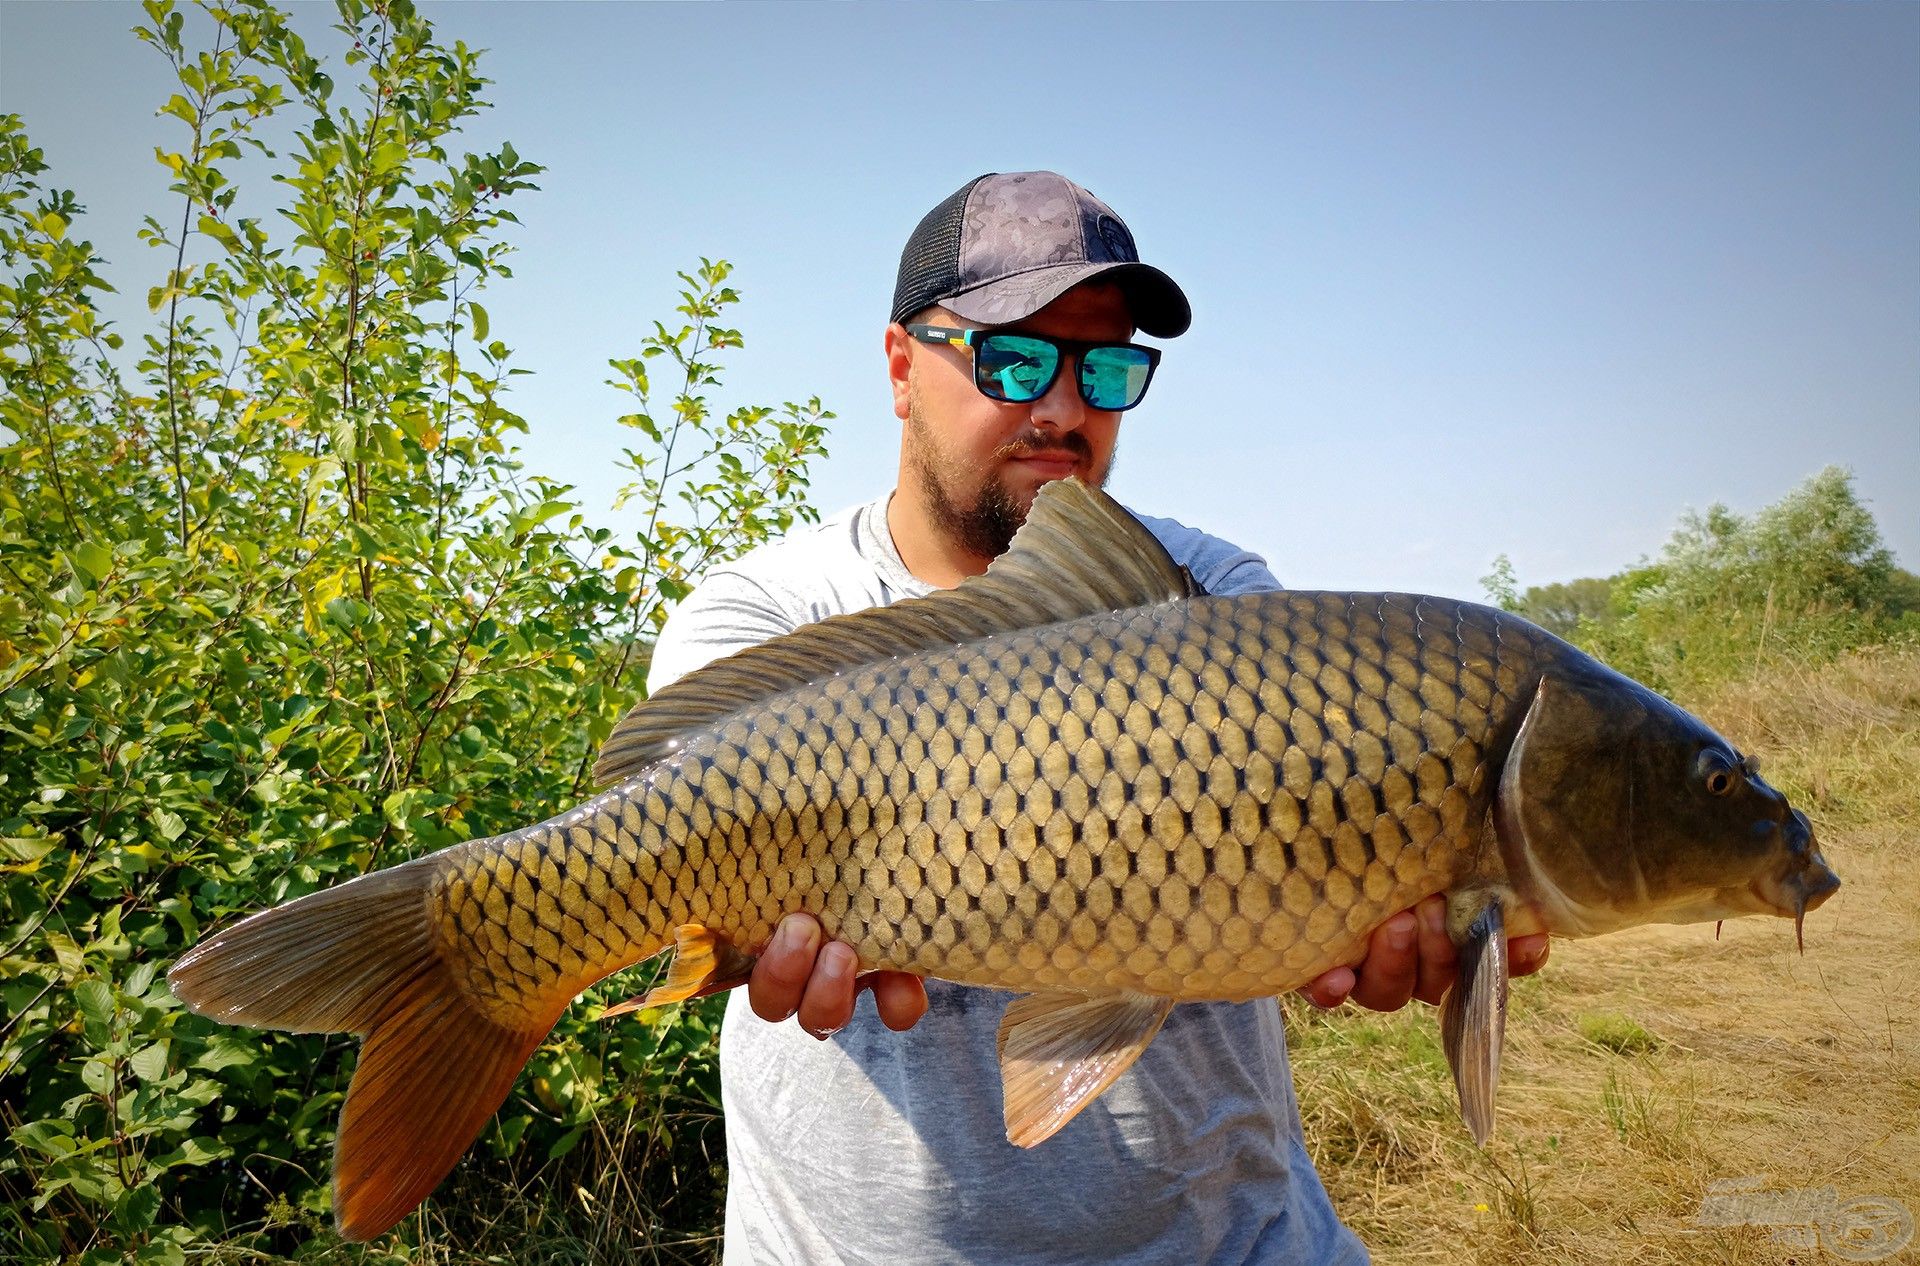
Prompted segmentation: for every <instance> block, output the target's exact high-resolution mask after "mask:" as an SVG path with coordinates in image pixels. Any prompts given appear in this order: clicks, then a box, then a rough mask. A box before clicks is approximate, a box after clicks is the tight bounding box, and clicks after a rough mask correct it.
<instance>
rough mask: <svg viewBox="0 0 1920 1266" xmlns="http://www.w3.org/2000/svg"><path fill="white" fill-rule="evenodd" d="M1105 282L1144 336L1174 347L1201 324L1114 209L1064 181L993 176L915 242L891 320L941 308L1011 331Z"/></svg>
mask: <svg viewBox="0 0 1920 1266" xmlns="http://www.w3.org/2000/svg"><path fill="white" fill-rule="evenodd" d="M1096 277H1097V278H1099V279H1100V280H1101V281H1105V282H1112V283H1114V284H1116V285H1118V286H1119V287H1120V288H1121V290H1122V291H1123V292H1124V293H1125V294H1126V296H1127V305H1128V307H1129V309H1130V310H1131V312H1132V315H1133V323H1134V325H1136V326H1138V327H1139V329H1140V331H1141V332H1142V333H1144V334H1151V335H1153V336H1155V337H1157V338H1172V337H1174V336H1175V335H1177V334H1182V333H1184V332H1185V331H1186V328H1187V326H1188V325H1190V324H1192V321H1193V310H1192V308H1191V307H1189V306H1188V304H1187V296H1186V295H1185V294H1184V293H1183V292H1182V291H1181V289H1180V287H1179V286H1178V285H1176V284H1175V283H1174V280H1173V278H1171V277H1169V276H1167V275H1166V274H1165V273H1163V272H1161V271H1160V270H1159V269H1158V268H1155V267H1153V266H1152V265H1150V264H1143V263H1141V262H1140V253H1139V251H1138V250H1137V249H1136V248H1135V247H1134V244H1133V234H1132V233H1131V232H1129V231H1128V229H1127V226H1126V223H1125V222H1124V221H1123V220H1121V218H1120V217H1119V216H1117V215H1115V214H1114V213H1113V208H1112V207H1109V206H1108V205H1107V204H1106V203H1104V202H1102V201H1100V199H1098V198H1096V197H1094V196H1093V195H1092V194H1090V193H1088V192H1087V191H1086V190H1085V189H1082V188H1081V187H1080V186H1079V185H1076V184H1074V183H1073V182H1072V181H1071V180H1068V179H1067V178H1066V177H1065V176H1062V175H1060V174H1059V173H1058V172H1051V171H1017V172H1006V173H999V172H990V173H988V174H987V175H984V176H976V177H974V178H973V179H972V180H969V181H968V182H967V183H966V184H964V185H962V186H961V187H960V188H959V189H957V190H955V191H954V192H953V193H952V194H951V195H950V196H948V197H947V198H946V199H945V200H944V201H943V202H941V203H940V205H939V206H937V207H935V208H934V209H933V210H931V211H929V212H927V214H926V218H924V219H922V220H921V221H920V224H919V227H917V228H915V229H914V231H913V236H912V237H909V238H908V239H907V248H906V250H904V251H902V252H901V254H900V276H899V280H898V281H897V282H895V284H894V288H893V316H892V318H891V319H892V320H894V321H904V320H906V319H907V318H908V317H909V316H911V315H913V314H914V313H915V312H918V311H920V310H921V309H922V308H924V307H927V306H928V305H929V304H934V303H938V304H939V305H941V306H942V307H944V308H946V309H948V310H949V311H952V312H955V313H958V314H959V315H960V316H963V317H965V318H966V319H967V320H969V321H978V322H979V323H980V324H982V325H1006V324H1008V323H1009V322H1012V321H1019V320H1021V319H1023V318H1025V317H1029V316H1032V315H1033V314H1034V313H1035V312H1038V311H1039V310H1040V309H1042V308H1044V307H1046V306H1047V305H1048V304H1049V303H1052V302H1053V301H1054V300H1055V299H1058V298H1059V297H1060V296H1061V295H1063V294H1065V293H1066V292H1067V291H1068V290H1071V289H1072V288H1073V287H1075V286H1077V285H1079V284H1080V283H1081V282H1084V281H1091V280H1093V279H1094V278H1096Z"/></svg>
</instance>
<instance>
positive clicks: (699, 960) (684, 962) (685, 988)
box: [600, 923, 757, 1020]
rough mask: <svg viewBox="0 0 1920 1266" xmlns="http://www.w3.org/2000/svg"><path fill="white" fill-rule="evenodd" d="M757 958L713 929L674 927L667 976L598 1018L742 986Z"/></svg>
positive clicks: (696, 925) (606, 1017) (694, 926)
mask: <svg viewBox="0 0 1920 1266" xmlns="http://www.w3.org/2000/svg"><path fill="white" fill-rule="evenodd" d="M756 961H757V959H756V957H755V956H754V955H752V954H748V953H746V952H744V951H743V950H741V949H740V947H739V946H737V945H735V944H734V943H733V942H732V941H729V940H728V939H727V938H726V937H724V936H722V935H720V933H718V932H715V931H714V930H713V929H711V928H705V927H702V926H700V925H699V924H698V923H683V924H681V925H680V926H679V927H678V928H676V929H675V930H674V934H673V961H672V962H671V963H670V964H668V966H667V975H666V979H664V980H662V981H661V982H660V983H659V984H657V985H655V986H654V987H653V988H651V989H649V990H647V992H646V993H644V994H641V995H640V996H639V997H637V998H629V999H627V1000H626V1001H625V1002H622V1003H619V1004H617V1005H615V1006H611V1007H608V1008H607V1009H606V1010H605V1011H603V1012H601V1013H600V1018H601V1019H603V1020H610V1019H612V1018H613V1017H614V1016H617V1015H627V1014H629V1013H630V1012H634V1011H638V1010H640V1009H641V1008H643V1007H657V1006H661V1005H662V1004H664V1003H668V1002H686V1001H688V1000H690V999H693V998H704V997H706V996H708V995H709V994H716V993H722V992H724V991H726V990H728V989H732V988H733V987H734V986H736V985H744V984H746V983H747V977H748V976H750V975H752V974H753V965H754V963H755V962H756Z"/></svg>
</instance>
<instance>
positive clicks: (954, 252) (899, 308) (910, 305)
mask: <svg viewBox="0 0 1920 1266" xmlns="http://www.w3.org/2000/svg"><path fill="white" fill-rule="evenodd" d="M991 175H993V173H992V172H987V173H986V174H985V175H980V176H975V177H974V178H973V179H972V180H969V181H968V182H967V183H966V184H964V185H962V186H960V188H959V189H957V190H955V191H954V192H953V193H952V194H951V195H950V196H949V197H948V198H947V199H946V200H945V201H943V202H942V203H941V204H940V205H939V206H937V207H935V208H934V209H933V210H931V211H929V212H927V214H926V216H925V217H924V218H923V219H922V220H921V221H920V224H919V226H918V227H917V228H915V229H914V230H913V236H912V237H909V238H908V239H907V248H906V249H905V250H903V251H901V252H900V275H899V277H898V279H897V280H896V281H895V282H894V285H893V316H892V317H891V318H890V320H894V321H904V320H906V319H907V318H908V317H910V316H912V315H913V314H914V313H916V312H918V311H920V309H922V308H924V307H927V306H928V305H929V304H932V303H936V302H938V301H939V300H940V299H942V298H944V297H946V296H947V295H949V294H952V293H953V291H954V289H955V288H956V287H958V286H959V284H960V231H961V229H962V228H963V227H965V225H966V211H967V196H968V195H969V194H971V193H972V192H973V187H974V186H975V185H977V184H979V183H980V182H981V181H983V180H985V179H986V178H987V176H991Z"/></svg>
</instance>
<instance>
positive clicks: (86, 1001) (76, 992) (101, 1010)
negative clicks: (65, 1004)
mask: <svg viewBox="0 0 1920 1266" xmlns="http://www.w3.org/2000/svg"><path fill="white" fill-rule="evenodd" d="M73 1005H74V1006H76V1007H78V1008H79V1009H80V1014H81V1015H83V1016H85V1017H86V1018H87V1019H89V1020H92V1021H94V1022H95V1023H98V1024H105V1023H107V1022H108V1021H110V1020H112V1019H113V987H112V986H111V985H109V984H107V982H106V981H104V980H98V979H93V980H83V981H81V982H80V983H79V984H77V985H75V986H74V987H73Z"/></svg>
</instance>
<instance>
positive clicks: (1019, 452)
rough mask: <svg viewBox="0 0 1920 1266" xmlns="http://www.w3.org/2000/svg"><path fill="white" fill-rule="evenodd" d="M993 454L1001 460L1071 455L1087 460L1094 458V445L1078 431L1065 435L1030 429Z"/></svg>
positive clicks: (1082, 460)
mask: <svg viewBox="0 0 1920 1266" xmlns="http://www.w3.org/2000/svg"><path fill="white" fill-rule="evenodd" d="M993 455H994V457H995V459H997V460H999V461H1019V460H1020V459H1022V458H1026V457H1071V458H1073V459H1075V460H1076V461H1081V462H1085V461H1090V460H1091V459H1092V457H1093V447H1092V445H1090V444H1088V443H1087V440H1086V437H1085V436H1083V435H1081V434H1080V433H1079V432H1078V431H1068V432H1066V433H1065V434H1063V435H1047V434H1045V433H1043V432H1040V431H1028V432H1027V433H1026V434H1024V435H1020V436H1016V437H1015V438H1014V439H1012V440H1010V441H1009V442H1007V443H1005V444H1002V445H1001V446H1000V447H999V448H996V449H995V450H993Z"/></svg>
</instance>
